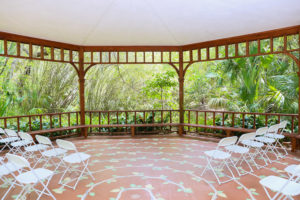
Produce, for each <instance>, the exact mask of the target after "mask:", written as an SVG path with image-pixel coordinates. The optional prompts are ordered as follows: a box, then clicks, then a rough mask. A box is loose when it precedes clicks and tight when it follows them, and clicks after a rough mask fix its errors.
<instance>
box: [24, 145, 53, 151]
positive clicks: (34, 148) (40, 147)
mask: <svg viewBox="0 0 300 200" xmlns="http://www.w3.org/2000/svg"><path fill="white" fill-rule="evenodd" d="M47 148H48V146H47V145H44V144H36V145H32V146H29V147H25V151H28V152H34V151H41V150H45V149H47Z"/></svg>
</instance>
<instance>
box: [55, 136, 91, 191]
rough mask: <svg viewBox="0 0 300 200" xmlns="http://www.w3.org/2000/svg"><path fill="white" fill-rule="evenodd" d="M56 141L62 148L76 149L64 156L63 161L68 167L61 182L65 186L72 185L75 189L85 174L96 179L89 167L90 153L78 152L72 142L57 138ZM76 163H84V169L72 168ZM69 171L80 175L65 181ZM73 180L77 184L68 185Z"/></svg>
mask: <svg viewBox="0 0 300 200" xmlns="http://www.w3.org/2000/svg"><path fill="white" fill-rule="evenodd" d="M56 143H57V145H58V146H59V147H60V148H62V149H65V150H69V151H74V153H72V154H69V155H66V156H65V157H64V158H63V161H64V162H65V163H66V164H67V169H66V170H65V171H64V173H63V175H62V177H61V179H60V181H59V183H60V184H62V185H63V186H66V187H70V188H72V189H73V190H75V188H76V186H77V184H78V182H79V180H80V178H81V177H82V176H83V175H84V174H87V175H90V176H91V177H92V179H93V180H95V178H94V177H93V175H92V173H91V172H90V170H89V169H88V164H89V159H90V157H91V156H90V155H89V154H86V153H82V152H78V151H77V148H76V146H75V145H74V144H73V143H72V142H69V141H66V140H60V139H57V140H56ZM75 164H81V165H82V170H79V169H76V168H73V169H72V167H73V166H74V165H75ZM67 172H69V173H72V174H74V172H75V173H76V172H77V174H79V175H78V177H76V178H73V179H72V180H70V181H67V183H64V181H63V179H64V177H65V175H66V173H67ZM73 181H75V184H74V185H73V186H71V185H68V183H71V182H73Z"/></svg>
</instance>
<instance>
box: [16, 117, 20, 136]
mask: <svg viewBox="0 0 300 200" xmlns="http://www.w3.org/2000/svg"><path fill="white" fill-rule="evenodd" d="M17 130H18V132H19V131H20V117H17Z"/></svg>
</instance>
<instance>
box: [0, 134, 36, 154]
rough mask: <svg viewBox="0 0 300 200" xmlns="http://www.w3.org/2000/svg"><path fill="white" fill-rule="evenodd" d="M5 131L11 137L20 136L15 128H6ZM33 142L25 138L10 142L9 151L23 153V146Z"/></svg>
mask: <svg viewBox="0 0 300 200" xmlns="http://www.w3.org/2000/svg"><path fill="white" fill-rule="evenodd" d="M5 132H6V133H7V135H8V136H9V137H19V135H18V134H17V133H16V131H14V130H10V129H5ZM31 143H32V141H30V140H24V139H21V138H20V140H18V141H16V142H12V143H10V146H11V148H10V150H9V153H13V154H20V155H22V154H23V151H22V147H26V146H27V145H29V144H31Z"/></svg>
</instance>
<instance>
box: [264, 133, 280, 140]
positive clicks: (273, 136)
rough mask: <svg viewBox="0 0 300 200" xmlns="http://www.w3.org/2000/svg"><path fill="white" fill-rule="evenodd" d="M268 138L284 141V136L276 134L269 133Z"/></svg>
mask: <svg viewBox="0 0 300 200" xmlns="http://www.w3.org/2000/svg"><path fill="white" fill-rule="evenodd" d="M266 136H267V137H269V138H274V139H283V138H284V135H281V134H274V133H268V134H266Z"/></svg>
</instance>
